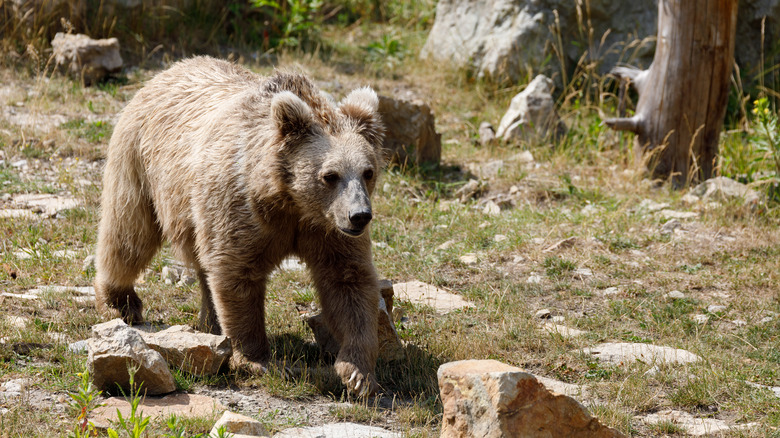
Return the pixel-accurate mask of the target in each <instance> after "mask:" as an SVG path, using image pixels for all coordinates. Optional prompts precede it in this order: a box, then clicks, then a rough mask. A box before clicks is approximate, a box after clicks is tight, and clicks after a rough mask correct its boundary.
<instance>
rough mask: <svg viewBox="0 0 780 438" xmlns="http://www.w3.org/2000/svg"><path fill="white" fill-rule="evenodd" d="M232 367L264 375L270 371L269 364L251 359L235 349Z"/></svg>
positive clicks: (234, 369)
mask: <svg viewBox="0 0 780 438" xmlns="http://www.w3.org/2000/svg"><path fill="white" fill-rule="evenodd" d="M230 369H231V370H233V371H244V372H247V373H249V374H254V375H257V376H262V375H263V374H265V373H267V372H268V364H267V363H262V362H255V361H253V360H249V359H247V358H246V356H244V355H243V354H241V353H239V352H237V351H235V350H234V351H233V355H232V356H231V357H230Z"/></svg>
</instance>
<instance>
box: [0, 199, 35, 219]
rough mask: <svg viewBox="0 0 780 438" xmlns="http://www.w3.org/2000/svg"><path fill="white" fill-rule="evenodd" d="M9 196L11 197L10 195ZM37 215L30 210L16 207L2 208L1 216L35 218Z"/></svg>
mask: <svg viewBox="0 0 780 438" xmlns="http://www.w3.org/2000/svg"><path fill="white" fill-rule="evenodd" d="M8 196H9V197H10V195H8ZM37 217H38V216H37V215H36V214H35V213H33V212H32V211H30V210H24V209H16V208H10V209H2V210H0V218H11V219H35V218H37Z"/></svg>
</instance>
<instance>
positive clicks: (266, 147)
mask: <svg viewBox="0 0 780 438" xmlns="http://www.w3.org/2000/svg"><path fill="white" fill-rule="evenodd" d="M377 105H378V101H377V97H376V94H375V93H374V92H373V91H372V90H371V89H368V88H362V89H358V90H355V91H353V92H352V93H350V94H349V95H348V96H347V97H346V98H345V99H344V100H343V101H342V102H341V103H340V104H335V103H334V102H332V101H330V100H329V99H328V98H327V97H325V95H324V94H322V93H321V92H320V91H318V90H317V89H316V87H315V86H314V85H313V84H312V83H311V82H310V81H309V80H308V79H307V78H306V77H304V76H302V75H299V74H289V73H278V72H277V73H276V74H275V75H273V76H271V77H268V78H264V77H260V76H257V75H255V74H253V73H251V72H249V71H247V70H244V69H243V68H241V67H238V66H236V65H233V64H230V63H228V62H224V61H219V60H215V59H212V58H206V57H197V58H193V59H189V60H186V61H182V62H179V63H177V64H176V65H174V66H173V67H172V68H171V69H169V70H167V71H165V72H163V73H160V74H159V75H157V76H156V77H155V78H154V79H152V80H151V81H150V82H149V83H148V84H147V85H146V86H145V87H144V88H143V89H142V90H141V91H139V92H138V94H137V95H136V96H135V98H133V100H132V101H131V102H130V103H129V104H128V105H127V107H126V108H125V109H124V111H123V112H122V115H121V117H120V119H119V122H118V123H117V125H116V128H115V129H114V134H113V136H112V138H111V142H110V145H109V151H108V159H107V162H106V167H105V173H104V191H103V198H102V216H101V220H100V227H99V231H98V248H97V261H96V263H97V278H96V281H95V288H96V293H97V305H98V309H99V310H100V311H101V312H103V313H104V314H105V313H107V312H108V313H111V312H112V310H111V309H115V310H117V311H119V313H120V315H121V316H122V318H123V319H124V320H125V321H127V322H128V323H137V322H140V321H142V320H143V317H142V303H141V300H140V298H139V297H138V295H137V294H136V293H135V291H134V290H133V283H134V281H135V279H136V278H137V277H138V275H139V273H140V272H141V271H142V270H143V269H144V268H145V267H146V265H147V264H148V263H149V261H150V260H151V258H152V257H153V256H154V254H155V253H156V251H157V250H158V248H159V247H160V244H161V243H162V241H163V239H167V240H168V241H169V242H170V243H171V245H172V247H173V248H174V250H175V251H176V253H177V256H178V257H180V258H182V259H183V260H185V261H186V262H187V263H189V264H190V265H191V266H193V267H194V268H195V269H196V270H197V272H198V277H199V279H200V284H201V288H202V308H201V313H200V325H201V328H203V329H205V330H207V331H211V332H215V333H216V332H219V331H220V330H221V332H222V333H224V334H226V335H227V336H228V337H229V338H230V339H231V341H232V343H233V347H234V353H233V354H234V356H233V359H232V360H231V365H232V366H234V367H245V368H248V369H250V370H252V371H255V372H263V371H264V370H265V369H266V366H267V363H268V360H269V357H270V351H269V345H268V339H267V338H266V330H265V304H264V302H265V291H266V280H267V278H268V276H269V275H270V274H271V272H272V271H273V269H274V268H275V267H276V266H277V265H278V264H279V263H280V262H281V261H282V260H283V259H284V258H285V257H287V256H290V255H297V256H299V257H300V258H301V259H302V260H303V261H304V262H305V263H306V265H307V266H308V267H309V269H310V271H311V275H312V278H313V281H314V283H315V285H316V287H317V291H318V293H319V298H320V302H321V303H322V311H323V314H324V317H325V320H326V322H327V324H328V326H329V328H330V330H331V332H332V333H333V334H334V336H335V337H336V339H337V340H338V342H339V344H340V345H341V350H340V351H339V354H338V356H337V359H336V364H335V367H336V371H337V373H338V374H339V375H340V376H341V378H342V380H343V381H344V382H345V383H346V384H347V386H348V388H349V389H350V390H353V391H357V392H365V391H366V389H370V390H374V389H376V381H375V380H374V377H373V372H374V366H375V362H376V356H377V337H376V335H377V327H376V326H377V311H376V309H377V306H378V299H379V286H378V281H377V274H376V271H375V269H374V266H373V264H372V258H371V242H370V239H369V233H368V232H367V230H368V222H369V221H370V220H371V204H370V196H371V193H372V192H373V191H374V187H375V184H376V177H377V175H378V174H379V170H380V166H381V165H382V163H381V161H382V159H381V152H380V148H381V142H382V138H383V127H382V124H381V121H380V120H379V116H378V114H377Z"/></svg>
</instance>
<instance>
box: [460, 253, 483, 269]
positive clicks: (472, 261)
mask: <svg viewBox="0 0 780 438" xmlns="http://www.w3.org/2000/svg"><path fill="white" fill-rule="evenodd" d="M459 260H460V262H461V263H463V264H464V265H466V266H474V265H476V264H477V262H478V261H479V259H478V258H477V255H476V254H474V253H468V254H463V255H462V256H460V257H459Z"/></svg>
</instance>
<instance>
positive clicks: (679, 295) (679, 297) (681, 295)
mask: <svg viewBox="0 0 780 438" xmlns="http://www.w3.org/2000/svg"><path fill="white" fill-rule="evenodd" d="M664 298H671V299H673V300H682V299H684V298H685V294H684V293H682V292H680V291H679V290H673V291H671V292H669V293H667V294H665V295H664Z"/></svg>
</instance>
